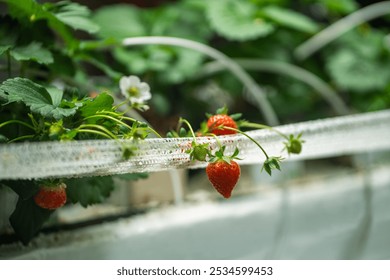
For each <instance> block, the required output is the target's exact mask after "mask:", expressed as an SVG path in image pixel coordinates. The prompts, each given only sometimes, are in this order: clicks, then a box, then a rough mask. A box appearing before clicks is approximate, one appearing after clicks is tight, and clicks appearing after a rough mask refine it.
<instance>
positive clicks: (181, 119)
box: [179, 118, 196, 144]
mask: <svg viewBox="0 0 390 280" xmlns="http://www.w3.org/2000/svg"><path fill="white" fill-rule="evenodd" d="M179 123H185V124H186V125H187V126H188V128H189V130H190V132H191V135H192V138H194V143H195V144H196V136H195V133H194V130H193V129H192V126H191V124H190V123H189V122H188V121H187V120H186V119H183V118H180V119H179Z"/></svg>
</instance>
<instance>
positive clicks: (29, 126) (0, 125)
mask: <svg viewBox="0 0 390 280" xmlns="http://www.w3.org/2000/svg"><path fill="white" fill-rule="evenodd" d="M13 123H17V124H21V125H24V126H25V127H28V128H31V129H32V130H34V131H35V128H34V127H33V126H32V125H30V124H28V123H26V122H22V121H19V120H9V121H6V122H3V123H1V124H0V128H1V127H3V126H6V125H8V124H13Z"/></svg>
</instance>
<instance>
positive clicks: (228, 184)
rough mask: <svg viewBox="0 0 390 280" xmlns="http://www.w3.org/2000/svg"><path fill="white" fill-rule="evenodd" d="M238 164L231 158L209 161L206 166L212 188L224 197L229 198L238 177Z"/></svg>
mask: <svg viewBox="0 0 390 280" xmlns="http://www.w3.org/2000/svg"><path fill="white" fill-rule="evenodd" d="M240 172H241V171H240V166H239V165H238V164H237V162H235V161H233V160H231V161H230V163H228V162H226V161H224V160H218V161H216V162H211V163H209V164H208V165H207V167H206V174H207V177H208V178H209V180H210V182H211V184H212V185H213V186H214V188H215V189H216V190H217V191H218V192H219V193H220V194H221V195H222V196H223V197H224V198H229V197H230V196H231V194H232V190H233V188H234V187H235V186H236V184H237V181H238V179H239V178H240Z"/></svg>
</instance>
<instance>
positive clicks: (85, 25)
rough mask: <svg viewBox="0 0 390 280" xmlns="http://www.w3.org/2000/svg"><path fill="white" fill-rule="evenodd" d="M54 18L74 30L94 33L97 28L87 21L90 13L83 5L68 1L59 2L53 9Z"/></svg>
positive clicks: (94, 24)
mask: <svg viewBox="0 0 390 280" xmlns="http://www.w3.org/2000/svg"><path fill="white" fill-rule="evenodd" d="M53 8H54V9H55V11H54V12H53V13H54V15H55V17H56V18H57V19H58V20H60V21H61V22H63V23H65V24H66V25H68V26H70V27H72V28H73V29H75V30H83V31H86V32H88V33H96V32H98V31H99V26H98V25H97V24H96V23H94V22H93V21H92V20H90V19H89V16H90V14H91V11H90V10H89V9H88V8H87V7H86V6H83V5H80V4H78V3H72V2H70V1H60V2H58V3H56V4H55V5H54V7H53Z"/></svg>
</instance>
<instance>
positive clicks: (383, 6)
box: [294, 1, 390, 60]
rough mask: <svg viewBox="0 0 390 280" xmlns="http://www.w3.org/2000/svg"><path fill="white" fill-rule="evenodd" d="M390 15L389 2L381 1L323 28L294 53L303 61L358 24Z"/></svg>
mask: <svg viewBox="0 0 390 280" xmlns="http://www.w3.org/2000/svg"><path fill="white" fill-rule="evenodd" d="M389 13H390V1H383V2H379V3H375V4H371V5H369V6H366V7H364V8H362V9H360V10H358V11H356V12H354V13H352V14H350V15H348V16H346V17H344V18H342V19H340V20H339V21H337V22H335V23H333V24H332V25H330V26H329V27H327V28H325V29H324V30H322V31H321V32H319V33H317V34H316V35H315V36H313V37H312V38H310V39H309V40H307V41H305V42H304V43H303V44H301V45H299V46H298V47H297V48H296V49H295V51H294V53H295V56H296V57H297V58H298V59H300V60H305V59H306V58H308V57H309V56H311V55H312V54H313V53H315V52H316V51H318V50H319V49H321V48H322V47H324V46H325V45H327V44H328V43H330V42H332V41H333V40H334V39H336V38H338V37H340V36H341V35H342V34H344V33H345V32H347V31H349V30H351V29H353V28H355V27H356V26H358V25H359V24H362V23H364V22H367V21H369V20H372V19H374V18H377V17H381V16H384V15H386V14H389Z"/></svg>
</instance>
